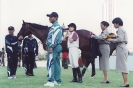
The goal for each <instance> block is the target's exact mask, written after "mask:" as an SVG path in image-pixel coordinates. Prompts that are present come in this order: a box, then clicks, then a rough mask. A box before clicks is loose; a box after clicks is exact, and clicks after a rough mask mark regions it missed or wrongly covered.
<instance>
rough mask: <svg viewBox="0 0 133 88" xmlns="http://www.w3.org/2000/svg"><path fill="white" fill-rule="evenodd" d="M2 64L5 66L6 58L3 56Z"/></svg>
mask: <svg viewBox="0 0 133 88" xmlns="http://www.w3.org/2000/svg"><path fill="white" fill-rule="evenodd" d="M2 64H3V66H5V60H4V57H3V58H2Z"/></svg>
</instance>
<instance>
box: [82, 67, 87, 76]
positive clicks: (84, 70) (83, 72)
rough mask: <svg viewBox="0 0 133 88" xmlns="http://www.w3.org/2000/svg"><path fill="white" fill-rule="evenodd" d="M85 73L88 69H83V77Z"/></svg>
mask: <svg viewBox="0 0 133 88" xmlns="http://www.w3.org/2000/svg"><path fill="white" fill-rule="evenodd" d="M85 72H86V68H83V70H82V77H83V76H84V74H85Z"/></svg>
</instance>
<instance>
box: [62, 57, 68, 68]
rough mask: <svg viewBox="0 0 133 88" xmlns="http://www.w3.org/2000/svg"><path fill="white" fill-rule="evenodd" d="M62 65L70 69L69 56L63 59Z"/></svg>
mask: <svg viewBox="0 0 133 88" xmlns="http://www.w3.org/2000/svg"><path fill="white" fill-rule="evenodd" d="M62 67H64V69H68V59H67V58H63V59H62Z"/></svg>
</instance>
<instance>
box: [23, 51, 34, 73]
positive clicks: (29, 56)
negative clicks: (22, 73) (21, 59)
mask: <svg viewBox="0 0 133 88" xmlns="http://www.w3.org/2000/svg"><path fill="white" fill-rule="evenodd" d="M25 61H26V66H27V72H26V74H29V73H30V74H33V68H34V63H35V53H32V52H29V53H27V54H26V58H25Z"/></svg>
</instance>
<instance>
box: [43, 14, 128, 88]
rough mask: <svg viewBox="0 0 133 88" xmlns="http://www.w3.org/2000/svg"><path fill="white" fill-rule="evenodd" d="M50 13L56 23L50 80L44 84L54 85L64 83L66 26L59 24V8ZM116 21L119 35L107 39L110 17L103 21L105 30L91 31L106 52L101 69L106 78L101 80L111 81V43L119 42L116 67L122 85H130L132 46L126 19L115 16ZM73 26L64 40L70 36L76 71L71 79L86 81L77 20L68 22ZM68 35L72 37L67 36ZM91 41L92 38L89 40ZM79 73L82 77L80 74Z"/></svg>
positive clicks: (51, 36) (51, 42)
mask: <svg viewBox="0 0 133 88" xmlns="http://www.w3.org/2000/svg"><path fill="white" fill-rule="evenodd" d="M47 16H48V17H49V21H50V23H52V24H53V25H52V27H51V29H50V31H49V34H48V37H47V40H46V45H47V47H48V66H47V67H48V72H49V76H48V82H47V83H46V84H44V86H50V87H54V85H61V79H60V74H61V70H60V56H59V55H60V53H61V50H62V47H61V38H62V30H61V27H60V25H59V24H58V22H57V20H58V14H57V13H56V12H52V13H51V14H47ZM112 23H113V24H114V27H115V28H116V29H118V30H117V37H116V38H115V39H111V38H109V39H106V38H105V35H106V34H109V32H108V30H107V28H108V26H109V23H108V22H106V21H102V22H101V23H100V24H101V29H102V32H101V34H100V35H99V36H97V35H95V34H93V33H92V32H91V38H95V39H97V40H98V42H99V50H100V52H101V54H102V56H100V58H99V65H100V66H99V67H100V70H102V71H103V74H104V80H103V81H102V82H101V83H103V84H109V83H110V81H109V79H108V71H109V55H110V47H109V43H110V42H113V43H117V47H116V53H117V55H116V71H117V72H121V73H122V76H123V80H124V83H123V84H122V85H121V86H120V87H129V83H128V73H129V71H128V68H127V57H128V50H127V48H126V44H127V43H128V40H127V33H126V31H125V30H124V28H123V21H122V19H121V18H115V19H113V21H112ZM68 28H69V30H68V31H67V33H66V35H65V36H64V38H63V41H65V40H67V47H68V49H69V55H68V56H69V60H70V64H71V66H72V72H73V80H72V81H71V82H78V83H82V75H81V71H80V68H79V65H78V59H79V57H78V54H79V52H78V51H79V50H78V48H79V37H78V34H77V33H76V24H74V23H70V24H69V25H68ZM66 37H68V38H67V39H66ZM88 41H89V40H88ZM77 77H78V78H77Z"/></svg>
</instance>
